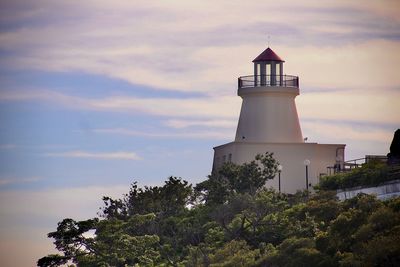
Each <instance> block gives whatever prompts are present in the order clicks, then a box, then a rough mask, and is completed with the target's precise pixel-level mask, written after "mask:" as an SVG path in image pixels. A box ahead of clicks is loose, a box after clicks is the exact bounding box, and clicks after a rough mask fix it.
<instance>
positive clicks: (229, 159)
mask: <svg viewBox="0 0 400 267" xmlns="http://www.w3.org/2000/svg"><path fill="white" fill-rule="evenodd" d="M228 162H232V154H231V153H229V155H228Z"/></svg>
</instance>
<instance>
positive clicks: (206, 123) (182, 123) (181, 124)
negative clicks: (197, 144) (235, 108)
mask: <svg viewBox="0 0 400 267" xmlns="http://www.w3.org/2000/svg"><path fill="white" fill-rule="evenodd" d="M164 124H165V125H166V126H168V127H172V128H176V129H182V128H188V127H192V126H202V127H216V128H233V127H235V126H236V125H237V120H236V119H232V120H213V119H210V120H176V119H171V120H167V121H165V122H164Z"/></svg>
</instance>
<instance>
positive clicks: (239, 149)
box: [213, 142, 345, 193]
mask: <svg viewBox="0 0 400 267" xmlns="http://www.w3.org/2000/svg"><path fill="white" fill-rule="evenodd" d="M344 147H345V145H341V144H332V145H331V144H329V145H325V144H317V143H256V142H254V143H249V142H246V143H245V142H232V143H228V144H225V145H222V146H218V147H215V148H214V166H213V168H214V169H218V167H220V166H221V165H222V164H223V162H224V159H225V162H226V161H229V159H231V161H232V162H233V163H236V164H243V163H245V162H250V161H252V160H254V158H255V156H256V155H257V154H264V153H265V152H273V153H274V158H275V159H277V160H278V161H279V163H280V164H281V165H282V166H283V170H282V172H281V190H282V192H286V193H295V192H296V191H297V190H303V189H305V188H306V182H305V165H304V160H305V159H308V160H310V162H311V163H310V165H309V166H308V174H309V175H308V176H309V183H311V185H315V184H317V183H318V182H319V176H320V174H321V173H327V167H328V166H334V164H335V163H336V158H337V156H338V155H339V156H341V157H342V159H344ZM337 153H338V154H337ZM230 155H231V156H230ZM266 186H267V187H273V188H275V189H276V190H278V175H277V177H275V179H273V180H270V181H268V182H267V184H266Z"/></svg>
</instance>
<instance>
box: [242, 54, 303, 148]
mask: <svg viewBox="0 0 400 267" xmlns="http://www.w3.org/2000/svg"><path fill="white" fill-rule="evenodd" d="M253 62H254V75H253V76H245V77H240V78H239V86H238V87H239V88H238V95H239V96H240V97H241V98H242V99H243V103H242V109H241V111H240V118H239V124H238V128H237V131H236V138H235V141H238V142H240V141H246V142H272V143H299V142H303V136H302V134H301V129H300V123H299V117H298V115H297V110H296V104H295V101H294V99H295V97H296V96H297V95H299V79H298V77H295V76H289V75H283V63H284V62H285V61H283V60H282V59H281V58H280V57H279V56H278V55H277V54H275V53H274V51H272V49H271V48H269V47H268V48H267V49H266V50H265V51H264V52H262V53H261V54H260V55H259V56H258V57H257V58H256V59H254V60H253Z"/></svg>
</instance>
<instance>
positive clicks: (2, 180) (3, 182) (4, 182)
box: [0, 177, 42, 187]
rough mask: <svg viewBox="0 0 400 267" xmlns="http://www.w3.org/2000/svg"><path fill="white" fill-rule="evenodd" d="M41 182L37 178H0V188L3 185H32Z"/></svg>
mask: <svg viewBox="0 0 400 267" xmlns="http://www.w3.org/2000/svg"><path fill="white" fill-rule="evenodd" d="M40 180H42V179H41V178H39V177H27V178H19V177H10V178H0V187H1V186H5V185H13V184H27V183H34V182H37V181H40Z"/></svg>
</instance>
